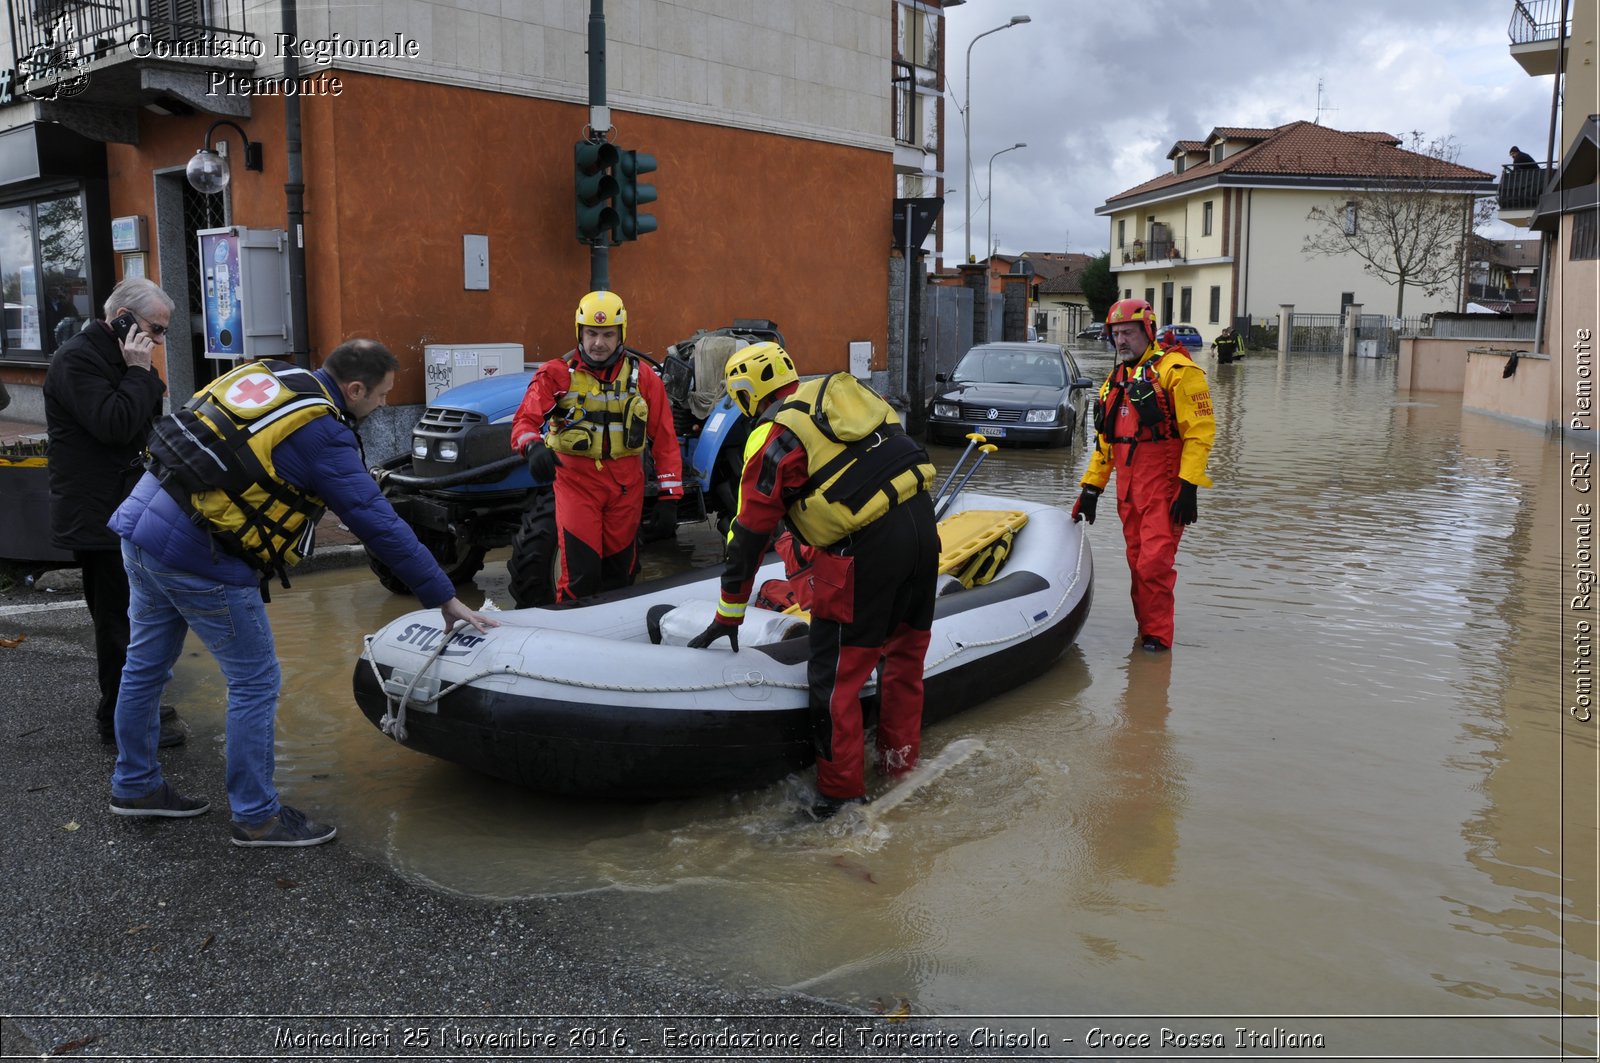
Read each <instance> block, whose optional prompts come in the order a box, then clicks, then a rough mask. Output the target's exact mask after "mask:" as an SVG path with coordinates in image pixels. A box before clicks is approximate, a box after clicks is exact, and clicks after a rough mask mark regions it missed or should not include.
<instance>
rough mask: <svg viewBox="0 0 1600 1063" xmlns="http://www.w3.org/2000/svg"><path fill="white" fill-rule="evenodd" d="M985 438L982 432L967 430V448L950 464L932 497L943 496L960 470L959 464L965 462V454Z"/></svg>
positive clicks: (970, 451) (969, 452)
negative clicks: (942, 481)
mask: <svg viewBox="0 0 1600 1063" xmlns="http://www.w3.org/2000/svg"><path fill="white" fill-rule="evenodd" d="M987 438H988V437H987V436H985V435H984V434H983V433H982V432H968V433H967V441H968V442H967V449H966V450H963V451H962V452H961V457H959V458H957V459H956V463H955V464H954V465H952V466H950V475H949V476H946V477H945V478H944V483H942V484H940V485H939V490H938V491H936V492H934V495H933V497H934V498H936V499H937V498H943V497H944V493H945V491H947V490H948V489H949V487H950V481H952V480H954V479H955V478H956V473H958V472H960V471H961V466H962V465H963V464H965V462H966V460H967V456H968V455H969V454H971V453H972V448H973V447H975V446H977V445H978V444H979V443H982V442H983V441H984V440H985V439H987Z"/></svg>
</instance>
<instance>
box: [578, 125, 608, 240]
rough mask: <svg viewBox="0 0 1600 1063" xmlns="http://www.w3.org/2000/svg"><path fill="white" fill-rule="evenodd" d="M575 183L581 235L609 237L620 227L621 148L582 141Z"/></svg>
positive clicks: (601, 238) (583, 236) (589, 237)
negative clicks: (617, 171) (617, 200)
mask: <svg viewBox="0 0 1600 1063" xmlns="http://www.w3.org/2000/svg"><path fill="white" fill-rule="evenodd" d="M573 161H574V172H573V184H574V190H575V192H576V196H577V212H578V239H579V240H580V241H582V242H583V243H586V244H589V243H595V242H597V241H601V240H604V239H606V238H607V237H608V236H610V235H611V232H612V230H613V229H615V228H616V227H617V224H618V219H617V207H616V204H615V203H614V202H613V200H614V199H615V198H616V195H617V179H616V177H615V176H614V174H613V171H614V170H615V168H616V165H617V149H616V148H615V147H613V146H612V145H610V144H602V143H595V142H594V141H591V140H580V141H578V144H577V147H576V148H574V149H573Z"/></svg>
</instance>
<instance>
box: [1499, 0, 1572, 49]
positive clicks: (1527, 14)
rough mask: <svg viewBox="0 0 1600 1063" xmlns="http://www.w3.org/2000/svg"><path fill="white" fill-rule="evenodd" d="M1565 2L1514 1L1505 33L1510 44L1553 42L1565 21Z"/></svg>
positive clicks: (1544, 0) (1560, 0) (1542, 0)
mask: <svg viewBox="0 0 1600 1063" xmlns="http://www.w3.org/2000/svg"><path fill="white" fill-rule="evenodd" d="M1566 9H1567V0H1514V6H1513V7H1512V9H1511V25H1509V26H1507V27H1506V32H1507V33H1508V34H1509V35H1510V36H1511V43H1512V44H1533V43H1535V42H1537V41H1553V40H1555V39H1556V38H1557V37H1559V36H1561V24H1562V23H1563V22H1564V21H1566Z"/></svg>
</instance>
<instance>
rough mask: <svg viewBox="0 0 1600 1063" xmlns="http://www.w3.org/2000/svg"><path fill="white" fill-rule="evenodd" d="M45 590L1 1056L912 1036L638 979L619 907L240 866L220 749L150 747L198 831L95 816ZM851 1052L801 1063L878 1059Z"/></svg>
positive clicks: (379, 873) (702, 1046)
mask: <svg viewBox="0 0 1600 1063" xmlns="http://www.w3.org/2000/svg"><path fill="white" fill-rule="evenodd" d="M355 549H356V550H359V548H355ZM351 560H355V558H351ZM57 582H58V584H60V585H61V586H62V589H61V590H60V591H59V592H58V593H54V594H49V593H45V592H43V591H41V590H38V589H32V588H21V589H18V590H16V591H13V592H11V593H9V594H0V638H14V637H15V636H17V635H18V634H23V635H26V640H25V641H24V642H22V643H21V644H19V645H17V646H15V647H12V648H9V649H0V690H3V691H4V693H3V695H0V702H3V704H4V711H3V713H0V736H3V737H0V779H3V782H0V824H3V827H0V862H3V863H0V866H3V868H4V875H3V876H0V911H4V913H5V918H4V927H5V933H6V936H7V937H8V938H9V942H8V944H9V948H7V949H6V950H5V951H6V952H7V953H8V954H9V955H8V956H7V961H8V962H6V963H5V964H4V968H3V973H0V985H3V987H4V994H3V1000H0V1012H3V1014H4V1016H5V1017H4V1018H0V1055H4V1056H7V1057H11V1056H17V1055H24V1054H27V1055H34V1054H38V1053H40V1052H43V1053H50V1052H52V1051H56V1052H62V1053H63V1054H66V1055H68V1056H69V1058H70V1057H78V1058H90V1057H98V1058H107V1057H120V1058H126V1057H128V1056H135V1055H137V1056H145V1055H182V1056H184V1057H185V1058H188V1059H191V1060H194V1059H211V1058H216V1059H236V1058H239V1057H241V1056H246V1055H248V1056H254V1057H256V1058H297V1057H298V1058H304V1057H306V1056H308V1055H319V1054H320V1055H321V1057H322V1058H338V1057H340V1056H347V1055H365V1056H366V1057H367V1058H393V1057H396V1056H402V1055H430V1056H432V1057H433V1058H451V1059H467V1058H490V1057H495V1058H502V1059H503V1058H507V1056H508V1055H522V1056H524V1057H526V1056H528V1055H532V1054H539V1055H543V1056H544V1057H545V1058H549V1057H550V1056H552V1055H555V1056H559V1057H564V1058H590V1059H594V1058H603V1057H605V1056H608V1055H614V1056H617V1057H620V1058H634V1059H640V1058H644V1059H648V1058H652V1057H654V1056H656V1055H657V1054H658V1053H659V1054H673V1055H677V1056H679V1057H680V1058H681V1056H682V1055H684V1054H695V1055H700V1054H714V1055H717V1056H718V1057H719V1058H724V1059H728V1058H740V1057H741V1054H740V1053H739V1052H736V1051H730V1050H729V1048H728V1047H727V1046H726V1043H725V1042H718V1041H716V1040H714V1039H713V1040H702V1041H699V1042H694V1041H690V1042H687V1043H685V1042H684V1041H682V1040H681V1039H682V1038H684V1037H694V1036H696V1034H695V1033H692V1032H691V1031H703V1032H704V1034H703V1036H705V1037H712V1038H714V1037H715V1036H716V1033H717V1031H728V1030H736V1031H739V1032H741V1033H750V1034H757V1035H761V1036H765V1037H768V1038H771V1037H774V1036H788V1037H799V1038H801V1040H802V1042H803V1043H809V1042H810V1040H811V1038H813V1037H814V1036H816V1035H817V1034H818V1033H819V1031H825V1032H827V1033H830V1034H831V1033H833V1032H834V1031H835V1030H841V1029H845V1028H850V1029H853V1028H855V1027H858V1026H870V1027H872V1028H874V1029H881V1030H887V1031H890V1032H891V1033H893V1034H896V1035H906V1034H910V1033H912V1032H914V1031H917V1030H920V1029H924V1028H925V1027H924V1026H923V1024H922V1023H921V1022H920V1021H913V1022H911V1023H904V1022H900V1023H894V1024H890V1023H889V1022H888V1021H887V1020H886V1019H884V1018H882V1017H878V1016H862V1015H859V1014H858V1013H855V1012H851V1011H846V1010H844V1009H841V1008H839V1007H837V1006H835V1005H833V1004H830V1003H828V1002H826V1001H819V1000H816V999H811V998H806V997H804V996H801V995H798V994H790V995H787V996H783V997H778V996H771V997H766V996H760V995H758V994H752V995H750V996H745V997H738V996H730V995H728V994H726V993H724V992H721V991H719V990H716V989H712V988H707V987H704V986H700V985H693V984H688V983H686V982H684V981H683V980H682V979H681V978H679V977H678V976H677V975H676V974H675V973H674V971H673V970H671V969H670V967H669V966H668V965H666V964H662V965H660V966H651V967H641V966H640V965H639V963H638V962H637V960H636V959H635V958H634V957H631V956H630V952H629V943H628V942H627V941H626V940H617V939H616V937H615V936H613V934H612V933H611V928H610V926H609V925H608V924H609V921H610V919H611V917H612V916H611V913H613V912H615V911H618V910H619V909H618V906H621V905H626V904H628V903H629V901H628V897H627V895H626V894H623V893H616V892H604V893H597V894H590V895H584V896H578V897H568V898H556V899H544V900H536V901H524V902H511V903H489V902H482V901H477V900H471V899H464V898H459V897H455V896H451V895H446V894H441V893H439V892H436V891H432V890H429V889H425V888H423V887H420V886H417V885H414V884H412V883H410V882H408V881H405V880H403V879H401V878H399V877H398V876H396V875H395V874H394V873H393V872H392V871H391V870H390V869H389V868H387V867H383V866H378V865H376V864H373V863H371V862H369V861H368V860H365V859H363V858H362V857H361V856H360V855H359V854H357V853H355V852H353V851H352V850H350V849H347V848H345V847H343V846H341V844H340V843H339V842H338V841H337V840H336V841H334V842H333V843H332V844H329V845H324V846H319V847H315V848H310V849H303V850H302V849H281V850H278V849H240V848H237V847H235V846H232V845H231V844H229V841H228V830H227V811H226V795H225V792H224V788H223V763H222V755H221V750H220V747H217V748H207V747H205V746H201V745H200V744H198V743H196V744H190V745H185V746H183V747H180V748H177V749H173V750H163V751H162V761H163V764H164V766H165V769H166V772H167V776H168V778H169V780H170V781H171V782H172V783H173V784H174V785H175V786H176V787H177V788H178V789H179V790H181V791H182V792H184V793H188V794H198V795H203V796H205V797H208V798H209V799H210V800H211V801H212V809H211V811H210V812H209V813H208V814H206V815H204V816H200V817H197V818H194V819H178V820H149V819H129V818H123V817H117V816H113V815H111V814H110V813H109V812H108V810H107V800H108V797H109V795H110V783H109V780H110V771H111V766H112V760H113V757H112V755H111V753H110V752H109V750H108V749H107V748H106V747H103V746H102V745H101V744H100V742H99V740H98V736H97V734H96V732H95V727H94V724H93V703H94V700H95V686H94V678H93V676H94V653H93V642H92V632H91V629H90V627H89V618H88V614H87V612H86V611H85V610H83V609H82V608H81V603H80V604H78V605H76V606H72V607H65V608H63V607H61V606H63V605H65V601H64V599H66V600H70V599H71V598H72V597H73V594H72V589H71V582H72V581H71V580H70V579H67V580H58V581H57ZM288 593H292V591H291V592H288ZM47 606H55V608H44V607H47ZM347 1016H364V1018H360V1019H349V1018H346V1017H347ZM440 1016H448V1017H453V1021H454V1022H455V1024H456V1025H455V1026H454V1027H445V1026H444V1025H443V1024H442V1022H441V1019H440V1018H439V1017H440ZM695 1016H700V1018H694V1017H695ZM152 1017H153V1018H152ZM501 1017H503V1018H501ZM550 1017H554V1018H550ZM562 1017H566V1018H565V1019H563V1018H562ZM600 1017H603V1018H600ZM669 1026H670V1027H676V1029H677V1030H678V1033H677V1035H676V1036H677V1037H679V1038H680V1041H679V1042H678V1043H677V1045H676V1046H675V1047H673V1048H670V1049H669V1048H668V1047H667V1043H668V1038H669V1035H667V1034H666V1033H665V1030H666V1028H667V1027H669ZM926 1029H932V1027H926ZM422 1030H427V1031H429V1032H428V1034H427V1035H426V1037H427V1038H428V1039H429V1041H430V1043H429V1044H427V1045H423V1044H419V1043H418V1042H419V1041H420V1040H421V1038H422V1037H423V1036H424V1035H423V1034H421V1033H420V1032H419V1031H422ZM619 1030H620V1031H622V1036H623V1037H624V1038H626V1039H627V1043H626V1045H622V1044H621V1043H620V1042H619V1041H618V1040H617V1035H616V1031H619ZM407 1036H409V1037H410V1039H411V1041H412V1044H411V1045H410V1046H405V1045H403V1044H402V1040H403V1039H404V1038H405V1037H407ZM319 1037H320V1038H322V1040H321V1041H320V1042H319V1041H318V1040H317V1038H319ZM530 1037H532V1038H534V1039H535V1040H536V1041H537V1044H532V1045H530V1044H529V1043H528V1039H529V1038H530ZM853 1037H854V1035H853V1034H851V1035H848V1036H846V1037H845V1038H844V1040H845V1041H846V1043H845V1045H844V1046H843V1047H842V1048H840V1047H828V1048H826V1049H825V1050H824V1049H822V1048H821V1047H820V1046H819V1047H818V1048H817V1049H816V1054H817V1055H822V1054H827V1055H871V1054H875V1051H876V1052H877V1054H882V1052H881V1050H874V1049H872V1048H870V1047H869V1048H856V1049H852V1047H851V1040H852V1038H853ZM330 1038H331V1040H330ZM340 1038H343V1040H342V1041H341V1040H340ZM363 1038H365V1039H366V1041H365V1042H363V1041H362V1039H363ZM380 1038H381V1039H380ZM474 1038H477V1039H476V1040H475V1039H474ZM496 1038H498V1039H499V1040H498V1041H496V1040H495V1039H496ZM546 1038H554V1040H553V1041H551V1040H547V1039H546ZM519 1042H520V1043H519ZM790 1043H791V1044H792V1043H793V1042H790ZM900 1044H901V1052H904V1049H905V1048H906V1047H913V1046H914V1042H910V1043H908V1042H906V1041H904V1040H902V1041H901V1042H900ZM608 1048H612V1049H614V1050H613V1051H608V1050H607V1049H608ZM474 1050H476V1052H475V1051H474ZM774 1051H775V1050H774V1048H772V1047H766V1048H763V1049H761V1050H759V1051H751V1052H750V1053H749V1054H750V1055H752V1056H761V1055H765V1056H769V1057H770V1056H771V1055H772V1054H774ZM801 1054H802V1055H805V1054H808V1053H807V1052H806V1050H805V1049H802V1052H801ZM895 1054H897V1055H899V1057H900V1058H907V1056H906V1055H904V1054H901V1053H899V1052H897V1053H895ZM912 1058H915V1053H913V1054H912ZM930 1058H941V1059H946V1060H948V1059H952V1058H958V1057H957V1056H956V1055H953V1054H951V1053H950V1052H948V1051H939V1052H933V1053H930Z"/></svg>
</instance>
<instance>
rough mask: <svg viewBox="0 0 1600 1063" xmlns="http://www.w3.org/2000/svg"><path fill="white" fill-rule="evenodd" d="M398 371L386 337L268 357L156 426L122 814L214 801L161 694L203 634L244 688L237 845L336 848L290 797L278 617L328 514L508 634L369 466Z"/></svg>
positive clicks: (416, 583)
mask: <svg viewBox="0 0 1600 1063" xmlns="http://www.w3.org/2000/svg"><path fill="white" fill-rule="evenodd" d="M398 367H399V362H398V361H397V360H396V358H395V357H394V355H393V354H391V353H390V352H389V350H388V349H387V348H385V347H384V346H383V345H382V344H380V343H377V342H375V341H372V340H351V341H349V342H347V343H344V344H341V345H340V346H339V347H337V348H335V349H334V351H333V352H332V353H331V354H329V355H328V358H327V360H326V361H325V362H324V363H323V365H322V368H320V369H318V370H316V371H315V372H308V371H306V370H303V369H297V368H295V367H294V366H292V365H288V364H287V363H284V362H252V363H249V364H246V365H243V366H240V367H239V368H237V369H235V370H233V371H232V372H230V373H227V374H226V375H224V376H222V377H221V378H219V379H218V380H216V381H214V382H213V383H211V384H209V385H207V387H206V388H205V389H204V390H203V391H201V392H200V393H199V394H197V395H196V396H195V397H194V398H193V399H191V400H190V401H189V402H188V403H187V404H186V405H185V406H184V408H183V409H182V410H179V411H177V412H175V413H173V414H171V415H169V416H167V417H163V418H161V419H160V420H158V421H157V422H156V426H155V429H154V431H153V432H152V434H151V437H150V454H151V470H150V471H149V472H147V473H145V475H144V476H143V478H142V479H140V481H139V483H138V484H137V486H135V487H134V490H133V494H132V495H130V496H129V497H128V499H127V501H126V502H124V503H123V504H122V505H121V507H119V508H118V509H117V511H116V513H115V514H113V515H112V518H111V522H110V523H111V530H112V531H114V532H116V533H117V535H118V536H120V537H121V539H122V540H123V541H122V559H123V564H124V566H125V567H126V569H127V572H128V584H129V589H130V601H131V607H130V616H131V618H132V629H133V634H132V639H131V641H130V643H129V645H128V661H127V665H126V667H125V668H124V669H123V673H122V688H121V693H120V695H119V697H118V699H117V709H116V732H117V746H118V750H119V752H118V755H117V766H116V769H115V771H114V772H113V774H112V776H111V794H112V797H111V811H112V812H113V813H114V814H116V815H119V816H168V817H180V816H198V815H200V814H201V813H203V812H205V811H206V810H207V809H208V808H209V807H210V804H209V803H208V802H206V801H204V800H200V799H194V798H188V797H184V796H183V795H181V794H179V793H178V792H177V791H176V790H174V789H172V787H171V786H170V785H169V784H168V783H166V782H165V781H164V780H163V778H162V775H161V764H160V762H159V761H158V760H157V759H156V755H155V754H156V743H157V739H158V736H159V733H160V726H159V705H160V701H161V692H162V689H163V687H164V686H165V685H166V682H167V679H168V677H169V676H170V674H171V670H172V666H173V664H174V663H175V662H176V661H177V659H178V655H179V654H180V653H181V652H182V650H183V641H184V636H185V635H186V634H187V633H188V632H189V631H190V630H193V631H194V633H195V634H196V635H198V636H199V637H200V639H201V641H202V642H204V643H205V646H206V649H208V650H210V651H211V655H212V656H213V657H214V658H216V661H217V664H218V666H219V667H220V668H221V669H222V674H223V676H224V677H225V678H226V679H227V683H228V710H227V711H228V715H227V788H228V803H229V806H230V807H231V810H232V813H233V843H234V844H235V845H241V846H305V845H319V844H321V843H323V842H326V841H331V840H332V839H333V836H334V834H335V833H337V830H336V828H334V827H332V826H330V825H328V824H324V823H318V822H316V821H315V820H313V819H311V818H310V817H308V816H306V815H305V814H304V813H302V812H300V811H299V810H298V809H294V808H291V807H289V806H288V805H284V804H282V803H280V801H279V800H278V791H277V789H276V787H274V786H273V782H272V773H273V726H274V720H275V717H276V714H277V707H278V691H279V688H280V686H281V676H280V672H279V668H278V659H277V653H276V651H275V649H274V646H273V641H272V628H271V626H270V624H269V623H268V620H267V611H266V607H265V598H266V587H267V579H268V577H270V576H271V575H277V576H279V577H280V578H282V577H283V576H284V573H285V571H286V570H287V569H288V568H289V567H290V566H292V565H294V564H295V563H296V562H298V561H299V560H300V559H301V557H302V556H304V555H305V554H307V553H309V552H310V533H311V532H312V531H313V530H314V529H315V526H316V522H317V519H318V518H319V517H320V516H321V515H322V512H323V507H324V506H326V507H327V508H331V509H332V510H333V511H334V512H335V513H337V514H338V515H339V517H340V519H341V520H343V522H344V523H345V525H346V526H347V527H349V528H350V530H351V531H352V532H354V533H355V534H356V536H357V537H358V538H360V539H361V540H362V541H363V542H364V543H366V545H367V546H368V547H369V548H371V550H372V551H373V553H375V554H377V555H378V557H379V559H380V560H381V561H382V562H383V563H384V564H386V565H388V566H389V568H391V569H392V570H393V571H394V573H395V575H396V576H398V577H399V578H400V579H402V580H404V581H405V583H406V584H407V586H410V587H412V588H413V589H414V590H415V591H416V595H417V597H418V598H419V599H420V600H421V601H422V603H423V604H424V605H427V606H430V607H434V606H437V607H439V609H440V610H441V611H442V612H443V614H444V620H445V626H446V628H447V629H448V628H449V627H451V626H452V625H454V624H455V623H456V622H457V621H465V622H466V623H468V624H471V625H472V626H473V627H475V628H476V629H477V630H479V631H486V630H488V629H489V628H491V627H495V626H497V625H496V624H495V622H494V621H493V620H490V619H489V618H487V617H485V616H482V615H481V614H479V613H476V612H473V611H472V610H471V609H469V608H467V606H466V605H464V604H463V603H462V602H461V601H460V599H458V598H456V596H455V588H454V587H453V586H452V585H451V583H450V579H449V577H448V576H446V575H445V573H444V571H443V570H442V569H441V568H440V567H439V565H438V563H437V562H436V561H434V559H433V557H432V556H431V555H430V554H429V553H428V552H427V550H425V549H424V548H423V547H422V545H421V544H420V543H418V542H417V538H416V536H415V535H414V534H412V532H411V529H410V528H409V527H407V525H406V524H405V523H404V522H403V521H401V520H400V518H399V517H398V516H396V514H395V512H394V508H393V507H392V506H390V505H389V503H388V501H387V500H386V499H385V498H384V497H383V495H382V494H381V493H380V492H379V490H378V487H377V484H376V483H375V482H374V481H373V478H372V476H371V474H370V473H369V472H368V471H367V468H366V465H365V463H364V462H363V461H362V455H361V446H360V440H359V438H358V437H357V436H356V433H355V431H354V425H355V422H357V421H359V420H361V419H362V418H363V417H365V416H367V415H368V414H370V413H371V412H372V411H373V410H375V409H377V408H378V407H380V406H382V405H384V403H385V401H386V399H387V396H388V393H389V389H390V388H392V387H393V386H394V373H395V370H396V369H397V368H398ZM283 582H284V586H288V580H287V579H284V580H283Z"/></svg>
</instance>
